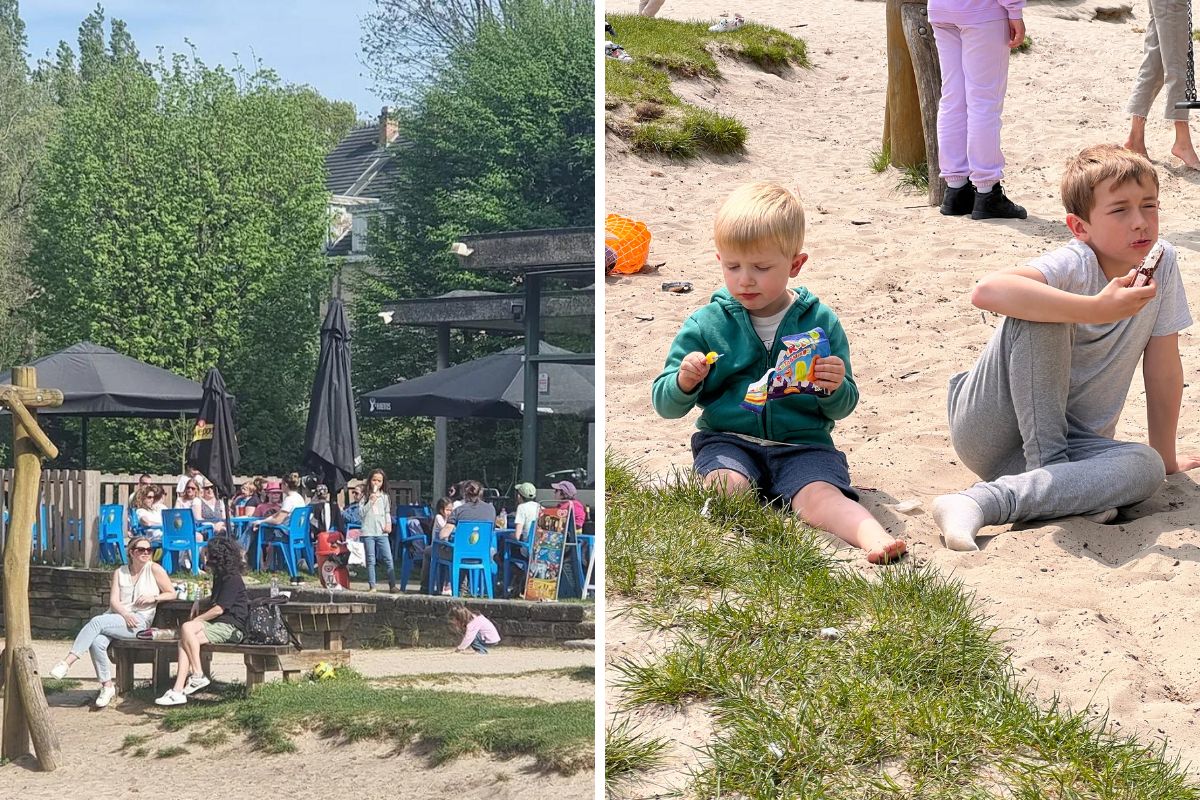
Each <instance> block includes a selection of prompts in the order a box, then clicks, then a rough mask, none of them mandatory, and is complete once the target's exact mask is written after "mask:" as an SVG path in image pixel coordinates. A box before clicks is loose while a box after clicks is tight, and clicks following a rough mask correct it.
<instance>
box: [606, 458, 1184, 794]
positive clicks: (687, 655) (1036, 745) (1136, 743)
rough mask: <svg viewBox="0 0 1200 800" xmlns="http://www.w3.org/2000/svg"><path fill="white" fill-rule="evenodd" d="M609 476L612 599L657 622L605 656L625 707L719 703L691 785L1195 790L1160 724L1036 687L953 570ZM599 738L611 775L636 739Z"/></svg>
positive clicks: (633, 478)
mask: <svg viewBox="0 0 1200 800" xmlns="http://www.w3.org/2000/svg"><path fill="white" fill-rule="evenodd" d="M606 481H607V497H606V503H607V505H606V512H607V526H606V536H607V559H608V562H607V565H606V567H607V569H606V580H607V585H608V590H609V592H610V594H609V597H610V598H623V599H624V600H626V601H627V604H628V606H629V607H630V609H631V612H630V613H632V614H634V615H635V617H636V619H637V620H638V621H639V622H641V623H642V624H644V625H650V626H657V627H660V628H664V629H667V630H668V631H669V634H670V635H669V637H668V640H669V644H668V645H667V646H666V647H665V648H664V649H662V650H657V651H656V653H655V654H653V655H643V656H634V657H632V658H627V659H624V660H618V661H616V662H614V663H613V665H612V666H613V669H614V671H615V672H616V674H617V679H616V683H617V685H618V686H620V688H621V689H622V702H623V704H624V707H626V708H637V707H659V706H664V705H666V706H678V705H683V704H687V703H690V702H693V701H695V700H702V701H704V702H705V703H706V704H708V705H709V706H710V707H711V709H712V716H713V723H714V733H713V735H712V737H711V738H710V740H709V743H708V744H707V745H706V747H705V748H704V750H703V752H702V759H701V761H700V763H699V764H698V765H697V767H696V768H695V771H694V773H693V777H692V785H691V786H690V787H689V788H688V790H687V791H686V792H685V794H687V795H688V796H697V797H718V796H720V797H746V798H768V797H809V798H834V797H839V798H840V797H847V798H848V797H854V798H896V800H899V799H900V798H913V797H921V798H931V799H937V800H958V799H959V798H980V799H981V798H1001V797H1010V798H1021V799H1025V800H1033V799H1034V798H1061V799H1065V798H1079V799H1080V800H1083V799H1084V798H1087V799H1089V800H1091V799H1093V798H1094V799H1095V800H1099V798H1117V797H1120V798H1129V800H1159V799H1160V798H1161V799H1162V800H1167V798H1172V799H1174V798H1189V799H1192V800H1194V799H1196V798H1200V783H1198V782H1197V780H1196V778H1195V777H1194V776H1193V775H1189V774H1188V773H1187V772H1186V771H1185V770H1184V769H1183V767H1182V766H1181V764H1180V761H1179V758H1178V757H1177V756H1171V755H1168V753H1167V749H1166V743H1165V742H1161V741H1155V742H1153V743H1150V744H1147V743H1146V742H1145V741H1142V740H1139V739H1137V738H1136V737H1134V736H1126V735H1123V734H1119V733H1116V732H1114V731H1113V730H1112V728H1111V727H1110V726H1109V724H1108V720H1107V717H1106V716H1105V714H1104V713H1102V712H1096V711H1094V710H1092V709H1090V708H1088V709H1083V710H1082V711H1080V710H1072V709H1069V708H1067V707H1066V706H1065V705H1064V704H1063V703H1062V702H1061V701H1059V700H1057V699H1054V700H1052V701H1050V702H1049V703H1039V702H1038V701H1037V699H1036V698H1035V697H1034V696H1033V694H1032V692H1030V691H1029V688H1028V686H1027V685H1025V684H1022V683H1020V681H1019V680H1018V677H1017V674H1016V671H1015V669H1014V667H1013V665H1012V662H1011V659H1010V656H1009V655H1008V654H1007V653H1006V652H1005V649H1004V644H1005V642H1004V641H1003V640H1002V639H1001V638H1000V636H999V633H998V631H997V629H996V628H995V626H994V625H992V624H991V623H990V622H989V620H988V619H987V618H986V616H985V615H984V614H983V612H982V610H981V608H980V605H979V604H978V603H977V602H976V600H975V598H974V596H973V595H972V594H970V593H969V592H967V591H966V590H965V589H964V588H963V586H962V585H961V584H960V583H959V582H958V581H956V580H953V579H950V578H947V577H946V576H944V575H941V574H939V573H937V572H936V571H934V570H933V569H932V568H929V567H918V566H916V565H915V564H913V563H912V562H911V561H910V562H902V563H901V564H900V565H898V566H893V567H888V568H886V569H876V570H871V571H870V572H869V574H865V575H864V574H863V573H862V572H861V571H859V570H857V569H852V568H850V567H848V566H847V565H845V564H844V563H842V562H841V561H840V560H839V559H838V558H837V557H836V554H835V552H834V551H833V550H831V548H829V547H828V546H827V545H826V544H825V543H824V542H823V540H821V539H818V538H816V537H815V536H814V535H813V533H812V532H810V531H808V530H806V529H804V528H803V527H802V526H800V525H798V524H796V522H795V521H794V519H793V518H791V517H790V516H789V515H785V514H784V513H782V512H781V511H779V510H776V509H773V508H765V507H763V506H761V505H760V504H759V503H758V502H757V501H756V500H754V499H753V498H751V497H748V496H738V497H730V498H720V497H714V496H713V495H711V494H710V493H708V492H706V491H705V490H704V488H703V487H702V486H701V485H700V484H699V482H698V481H697V480H696V479H695V477H694V476H693V475H692V474H691V473H690V472H685V473H679V474H676V475H675V476H673V477H672V479H670V480H667V481H665V482H664V481H656V482H654V483H650V482H649V480H648V478H647V476H645V475H642V474H639V472H638V469H637V467H636V465H633V464H631V463H629V462H623V461H621V460H619V459H615V458H612V457H611V456H610V457H609V459H608V462H607V463H606ZM709 497H712V503H711V504H710V505H709V512H710V513H709V515H708V516H707V517H705V516H701V514H700V510H701V508H702V507H703V505H704V501H705V500H706V499H707V498H709ZM826 627H834V628H837V629H838V630H839V631H840V635H839V636H838V637H836V638H834V639H827V638H823V637H822V636H820V635H818V632H819V631H820V630H821V629H822V628H826ZM623 735H625V736H629V731H628V730H626V731H624V733H623ZM606 738H607V740H608V743H607V747H608V748H611V752H609V753H606V770H605V772H606V780H607V779H608V777H609V770H610V768H612V767H618V766H620V764H621V762H620V761H618V759H619V758H620V757H622V756H625V757H632V759H633V760H634V761H635V762H636V754H637V750H636V748H635V747H634V745H635V744H638V742H637V740H636V739H635V740H634V742H632V743H630V742H627V741H622V740H621V739H620V738H619V737H614V735H613V731H611V730H610V732H609V735H608V736H607V737H606ZM650 747H651V750H653V749H654V748H653V745H652V744H651V745H650ZM657 752H661V749H658V750H657ZM650 757H651V758H652V757H653V753H651V754H650ZM610 759H611V760H613V762H614V763H613V764H612V767H610V764H609V761H610ZM633 771H634V770H632V769H631V770H630V771H628V772H625V774H632V772H633Z"/></svg>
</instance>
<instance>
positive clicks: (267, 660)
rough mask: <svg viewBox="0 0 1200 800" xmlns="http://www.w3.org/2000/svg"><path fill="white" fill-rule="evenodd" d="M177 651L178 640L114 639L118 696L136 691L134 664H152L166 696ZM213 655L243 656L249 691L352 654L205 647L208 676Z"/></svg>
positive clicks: (202, 654) (110, 649)
mask: <svg viewBox="0 0 1200 800" xmlns="http://www.w3.org/2000/svg"><path fill="white" fill-rule="evenodd" d="M178 651H179V642H178V641H177V640H175V639H160V640H157V641H154V640H150V639H114V640H113V641H112V643H111V644H110V645H109V646H108V652H109V657H110V658H111V659H112V661H113V664H114V665H116V687H117V694H119V695H124V694H126V693H127V692H129V691H130V690H132V689H133V668H134V664H153V665H154V692H155V694H161V693H162V692H165V691H166V690H167V689H168V688H170V686H171V663H172V662H173V661H174V660H175V656H176V654H177V653H178ZM213 653H240V654H242V656H243V658H244V661H245V663H246V690H247V691H252V690H253V689H254V688H255V687H256V686H258V685H260V684H261V683H262V682H263V680H264V675H265V673H267V672H282V673H283V679H284V680H285V681H292V680H295V679H296V678H297V677H298V676H299V674H300V673H301V672H302V671H304V670H308V669H312V668H313V667H314V666H315V665H316V664H317V663H318V662H321V661H324V662H327V663H330V664H334V665H338V666H340V665H342V664H347V663H349V661H350V651H349V650H336V651H331V650H312V651H302V652H296V649H295V648H294V647H292V646H291V645H290V644H287V645H273V644H205V645H202V646H201V647H200V661H201V664H202V666H203V668H204V673H205V674H206V675H211V674H212V670H211V663H212V654H213Z"/></svg>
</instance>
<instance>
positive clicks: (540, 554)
mask: <svg viewBox="0 0 1200 800" xmlns="http://www.w3.org/2000/svg"><path fill="white" fill-rule="evenodd" d="M569 514H570V510H569V509H553V510H549V511H543V512H542V513H541V515H540V516H538V521H537V530H536V531H535V532H534V535H533V541H532V542H530V544H529V572H528V574H527V578H526V581H525V599H526V600H557V599H558V579H559V577H560V575H561V574H562V563H563V549H564V547H565V546H566V543H567V529H568V520H569Z"/></svg>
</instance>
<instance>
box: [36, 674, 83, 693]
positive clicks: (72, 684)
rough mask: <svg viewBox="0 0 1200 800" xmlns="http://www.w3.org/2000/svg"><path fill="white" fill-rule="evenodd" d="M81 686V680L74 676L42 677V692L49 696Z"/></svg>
mask: <svg viewBox="0 0 1200 800" xmlns="http://www.w3.org/2000/svg"><path fill="white" fill-rule="evenodd" d="M80 686H83V681H77V680H75V679H74V678H42V694H44V695H46V696H47V697H49V696H50V695H52V694H62V693H63V692H69V691H71V690H73V689H78V688H79V687H80Z"/></svg>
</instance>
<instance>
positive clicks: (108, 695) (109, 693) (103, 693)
mask: <svg viewBox="0 0 1200 800" xmlns="http://www.w3.org/2000/svg"><path fill="white" fill-rule="evenodd" d="M116 696H117V690H116V688H115V687H113V686H101V687H100V694H98V695H96V708H104V707H105V706H107V705H108V704H109V703H111V702H112V699H113V698H114V697H116Z"/></svg>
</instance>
